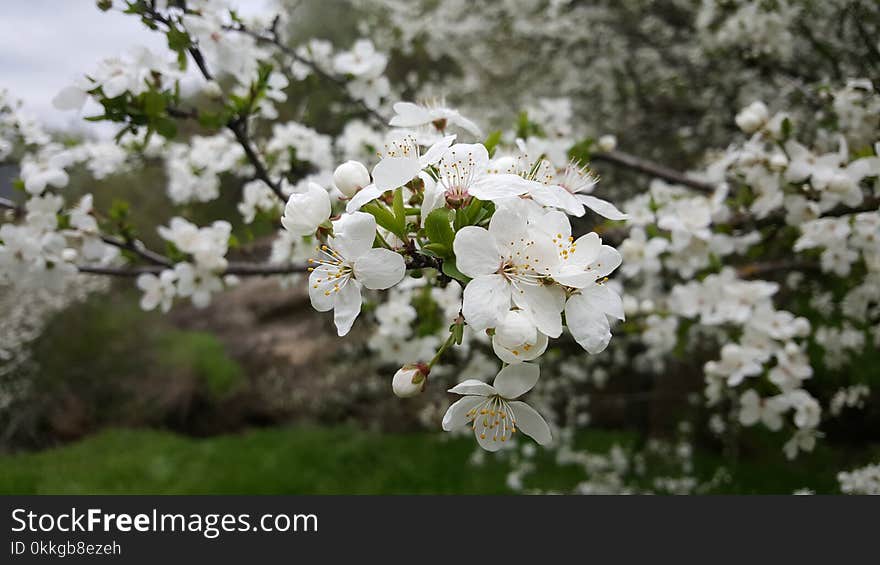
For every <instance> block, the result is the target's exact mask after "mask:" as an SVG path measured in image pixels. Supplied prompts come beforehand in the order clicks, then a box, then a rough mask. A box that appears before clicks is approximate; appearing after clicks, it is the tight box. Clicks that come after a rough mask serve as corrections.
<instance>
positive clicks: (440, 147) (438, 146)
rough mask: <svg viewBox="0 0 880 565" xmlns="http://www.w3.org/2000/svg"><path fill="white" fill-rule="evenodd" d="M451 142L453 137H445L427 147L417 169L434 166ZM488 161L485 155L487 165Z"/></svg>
mask: <svg viewBox="0 0 880 565" xmlns="http://www.w3.org/2000/svg"><path fill="white" fill-rule="evenodd" d="M453 141H455V136H454V135H447V136H446V137H444V138H443V139H441V140H440V141H438V142H437V143H435V144H434V145H432V146H431V147H429V148H428V150H427V151H425V154H424V155H422V156H421V157H419V168H424V167H427V166H429V165H436V164H437V162H438V161H440V159H442V158H443V156H444V154H445V153H446V151H447V150H448V149H449V146H450V145H452V142H453ZM484 149H485V148H484ZM488 161H489V158H488V154H487V156H486V162H487V163H488Z"/></svg>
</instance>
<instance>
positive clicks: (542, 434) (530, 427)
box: [510, 400, 553, 445]
mask: <svg viewBox="0 0 880 565" xmlns="http://www.w3.org/2000/svg"><path fill="white" fill-rule="evenodd" d="M510 409H511V410H512V411H513V417H514V418H516V427H517V429H519V430H520V431H521V432H522V433H524V434H526V435H527V436H529V437H531V438H532V439H533V440H535V441H536V442H538V444H539V445H547V444H548V443H550V441H552V440H553V436H552V435H551V434H550V426H548V425H547V421H546V420H544V418H543V416H541V415H540V414H538V412H537V411H535V409H534V408H532V407H531V406H529V405H528V404H526V403H525V402H521V401H519V400H515V401H513V402H511V403H510Z"/></svg>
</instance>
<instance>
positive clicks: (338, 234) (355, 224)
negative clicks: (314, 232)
mask: <svg viewBox="0 0 880 565" xmlns="http://www.w3.org/2000/svg"><path fill="white" fill-rule="evenodd" d="M375 239H376V218H374V217H373V216H371V215H370V214H367V213H365V212H352V213H351V214H345V215H343V216H342V217H341V218H340V219H338V220H336V221H335V222H333V239H332V242H331V244H330V246H331V247H332V248H333V249H335V250H336V251H338V252H339V253H341V254H342V256H343V257H344V258H345V259H347V260H349V261H356V260H357V259H358V258H360V257H361V256H363V255H365V254H366V253H367V252H368V251H369V250H370V249H372V248H373V241H374V240H375Z"/></svg>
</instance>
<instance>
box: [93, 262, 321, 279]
mask: <svg viewBox="0 0 880 565" xmlns="http://www.w3.org/2000/svg"><path fill="white" fill-rule="evenodd" d="M168 268H169V267H165V266H162V265H137V266H132V267H93V266H88V265H80V266H78V267H77V269H78V270H79V272H80V273H85V274H91V275H108V276H113V277H137V276H140V275H144V274H152V275H158V274H159V273H161V272H162V271H164V270H166V269H168ZM307 271H308V266H307V265H304V264H294V263H292V264H286V265H272V264H264V263H230V264H229V266H228V267H226V270H224V271H223V272H222V273H219V275H220V276H224V275H237V276H271V275H290V274H294V273H305V272H307Z"/></svg>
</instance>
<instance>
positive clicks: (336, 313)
mask: <svg viewBox="0 0 880 565" xmlns="http://www.w3.org/2000/svg"><path fill="white" fill-rule="evenodd" d="M360 313H361V288H360V284H358V282H357V281H356V280H350V281H348V283H347V284H345V285H344V286H342V287H341V288H340V289H339V291H338V292H336V294H335V295H334V299H333V321H334V322H335V323H336V333H337V334H339V337H342V336H344V335H346V334H348V332H349V331H351V326H352V325H353V324H354V321H355V319H357V317H358V314H360Z"/></svg>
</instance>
